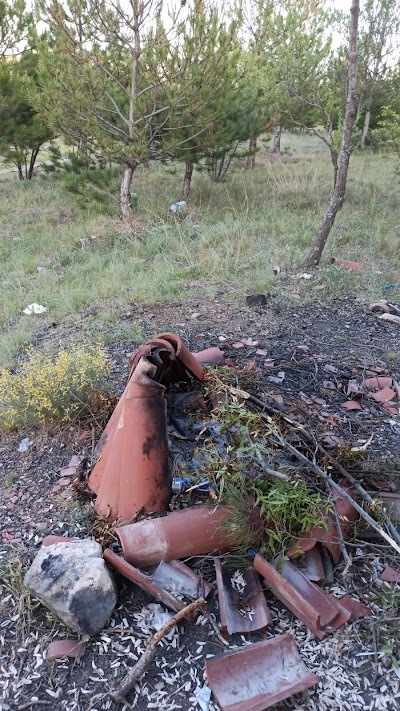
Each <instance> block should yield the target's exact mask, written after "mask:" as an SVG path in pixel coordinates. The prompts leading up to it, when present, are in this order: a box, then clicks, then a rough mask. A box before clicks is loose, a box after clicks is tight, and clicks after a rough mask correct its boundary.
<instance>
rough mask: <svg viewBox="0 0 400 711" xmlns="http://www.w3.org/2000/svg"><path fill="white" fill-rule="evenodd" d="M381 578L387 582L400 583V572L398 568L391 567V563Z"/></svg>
mask: <svg viewBox="0 0 400 711" xmlns="http://www.w3.org/2000/svg"><path fill="white" fill-rule="evenodd" d="M379 579H380V580H383V581H384V582H385V583H399V582H400V572H399V571H398V570H396V569H395V568H391V567H390V566H389V565H388V566H387V568H385V570H384V571H383V573H382V574H381V575H380V576H379Z"/></svg>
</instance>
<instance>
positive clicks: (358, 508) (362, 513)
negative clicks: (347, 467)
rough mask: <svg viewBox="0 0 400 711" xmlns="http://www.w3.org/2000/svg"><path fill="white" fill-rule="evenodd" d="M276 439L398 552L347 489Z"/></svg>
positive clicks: (394, 544) (397, 548) (313, 463)
mask: <svg viewBox="0 0 400 711" xmlns="http://www.w3.org/2000/svg"><path fill="white" fill-rule="evenodd" d="M277 439H278V441H279V443H280V444H281V445H282V446H283V447H284V448H285V449H286V450H287V451H288V452H290V453H291V454H293V456H295V457H296V459H298V460H299V462H302V463H303V464H305V465H306V466H307V467H308V468H309V469H311V471H313V472H314V473H315V474H317V475H318V476H320V477H321V479H323V480H324V481H325V482H326V483H327V484H328V485H329V486H330V487H333V488H334V489H336V491H337V492H338V493H339V494H340V496H341V497H342V498H343V499H346V501H348V503H349V504H351V506H353V508H355V510H356V511H358V513H359V514H360V516H361V518H363V519H365V521H367V522H368V523H369V525H370V526H372V528H374V529H375V531H378V533H379V534H380V535H381V536H382V538H384V539H385V541H387V542H388V543H389V544H390V545H391V547H392V548H394V550H395V551H396V552H397V553H400V546H399V545H398V544H397V543H396V541H394V540H393V538H391V537H390V536H389V534H388V533H386V531H385V530H384V529H383V528H382V526H381V525H380V524H379V523H378V522H377V521H375V519H374V518H372V516H370V515H369V513H367V512H366V511H364V509H363V508H362V507H361V506H360V505H359V504H358V503H357V502H356V501H354V499H353V498H352V497H351V496H350V494H348V493H347V491H345V489H343V488H342V487H341V486H340V484H337V483H336V482H335V481H334V480H333V479H332V478H331V477H330V476H329V474H327V473H326V472H324V470H323V469H321V467H319V466H318V464H315V462H312V461H311V460H310V459H308V457H306V456H305V454H302V453H301V452H299V450H298V449H296V447H293V445H292V444H289V442H286V440H285V439H283V437H281V436H279V435H278V436H277Z"/></svg>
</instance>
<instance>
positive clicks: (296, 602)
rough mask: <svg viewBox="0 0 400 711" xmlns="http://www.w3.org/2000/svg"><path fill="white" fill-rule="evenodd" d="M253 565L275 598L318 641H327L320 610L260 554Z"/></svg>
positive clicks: (256, 556) (333, 614)
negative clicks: (321, 622) (321, 623)
mask: <svg viewBox="0 0 400 711" xmlns="http://www.w3.org/2000/svg"><path fill="white" fill-rule="evenodd" d="M253 565H254V567H255V569H256V570H257V571H258V572H259V573H260V575H261V576H263V578H264V582H265V585H266V586H267V588H269V589H270V590H272V592H273V593H274V595H275V597H277V598H278V600H280V601H281V602H283V604H284V605H285V606H286V607H287V608H288V609H289V610H290V611H291V612H293V614H294V615H295V616H296V617H298V619H299V620H301V621H302V622H303V623H304V624H305V625H306V627H308V629H309V630H311V632H312V633H313V634H314V635H315V636H316V637H317V638H318V639H325V637H326V635H327V634H328V633H327V632H326V631H325V630H323V629H322V628H321V625H320V613H319V610H318V609H316V608H315V607H314V606H313V605H312V604H311V602H310V601H309V600H307V599H305V598H304V596H303V594H301V593H299V592H298V591H297V590H295V589H294V587H293V586H292V585H291V584H290V583H289V582H288V581H287V580H285V579H284V578H283V577H282V575H281V574H280V573H278V571H277V570H275V568H274V566H273V565H271V564H270V563H268V562H267V561H266V560H265V559H264V558H263V557H262V556H260V555H259V554H258V553H257V554H256V555H255V558H254V561H253ZM307 582H309V581H307ZM310 585H311V583H310ZM336 616H337V615H336ZM325 617H326V616H325ZM334 617H335V612H333V613H332V619H333V618H334Z"/></svg>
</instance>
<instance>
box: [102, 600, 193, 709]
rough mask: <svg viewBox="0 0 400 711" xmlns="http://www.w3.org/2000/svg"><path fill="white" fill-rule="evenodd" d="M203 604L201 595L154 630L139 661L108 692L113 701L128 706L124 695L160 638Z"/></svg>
mask: <svg viewBox="0 0 400 711" xmlns="http://www.w3.org/2000/svg"><path fill="white" fill-rule="evenodd" d="M205 604H206V601H205V599H204V598H203V597H200V598H199V599H198V600H196V601H195V602H191V603H190V605H187V606H186V607H184V608H183V610H180V611H179V612H177V613H176V615H174V617H172V618H171V619H170V620H169V621H168V622H167V623H166V624H165V625H164V626H163V627H161V629H160V630H159V631H158V632H156V634H155V635H154V637H152V638H151V640H150V642H149V643H148V645H147V647H146V649H145V652H144V654H143V655H142V657H141V658H140V659H139V661H138V662H136V664H135V666H134V667H133V668H132V669H131V671H130V672H129V674H128V676H127V677H126V679H125V680H124V681H123V682H122V684H120V685H119V686H118V687H117V688H116V689H115V691H112V692H110V696H111V698H112V699H113V701H115V702H116V703H119V704H126V706H128V708H129V704H128V702H127V700H126V698H125V696H126V694H128V693H129V692H130V690H131V689H132V687H133V686H134V685H135V684H136V682H138V681H139V679H140V678H141V676H142V675H143V674H144V671H145V669H146V667H147V666H148V665H149V664H150V662H151V660H152V659H153V657H154V655H155V652H156V647H157V645H158V644H159V642H161V640H162V638H163V637H165V635H166V634H168V632H169V631H170V630H171V629H172V628H173V627H174V626H175V625H176V624H178V622H180V621H181V620H183V619H184V618H185V617H188V616H189V615H191V614H192V613H193V612H196V610H198V609H199V608H200V607H202V606H203V605H205Z"/></svg>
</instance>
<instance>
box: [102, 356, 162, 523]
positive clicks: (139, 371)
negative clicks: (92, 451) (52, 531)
mask: <svg viewBox="0 0 400 711" xmlns="http://www.w3.org/2000/svg"><path fill="white" fill-rule="evenodd" d="M156 372H157V366H156V365H154V364H153V363H151V362H150V360H148V359H147V358H145V357H143V358H141V360H140V361H139V363H138V364H137V367H136V368H135V370H134V373H133V375H132V377H131V378H130V380H129V382H128V384H127V386H126V389H125V392H124V394H123V396H122V398H121V400H120V402H119V403H118V405H117V407H116V409H115V411H114V415H113V416H112V418H111V419H112V420H113V422H112V425H110V427H109V425H107V427H106V430H105V432H106V431H107V429H108V430H109V431H108V433H107V440H106V441H105V444H104V447H103V449H102V453H101V457H100V459H99V460H98V461H97V464H96V465H95V467H94V469H93V471H92V473H91V475H90V478H89V485H90V488H91V489H92V490H93V491H95V492H97V500H96V511H97V513H98V514H99V516H102V517H103V518H106V519H108V520H110V521H116V520H119V521H120V522H122V523H126V522H128V521H131V520H132V519H133V518H134V517H135V516H136V515H137V514H138V513H139V511H141V510H144V511H151V512H156V511H166V509H167V507H168V503H169V500H170V477H169V472H168V446H167V402H166V400H165V398H164V392H165V386H164V385H161V384H160V383H157V382H155V381H154V380H153V377H154V376H155V374H156ZM109 424H110V423H109ZM103 434H104V433H103Z"/></svg>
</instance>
